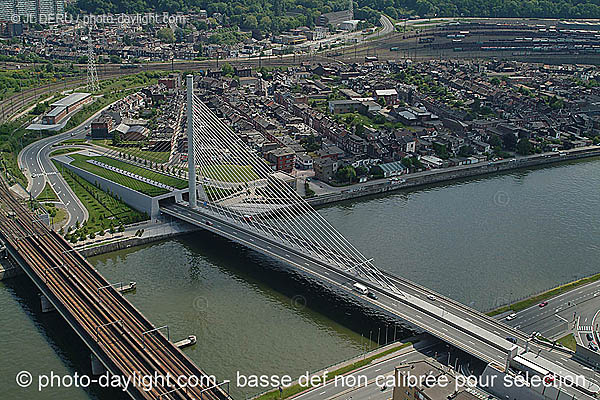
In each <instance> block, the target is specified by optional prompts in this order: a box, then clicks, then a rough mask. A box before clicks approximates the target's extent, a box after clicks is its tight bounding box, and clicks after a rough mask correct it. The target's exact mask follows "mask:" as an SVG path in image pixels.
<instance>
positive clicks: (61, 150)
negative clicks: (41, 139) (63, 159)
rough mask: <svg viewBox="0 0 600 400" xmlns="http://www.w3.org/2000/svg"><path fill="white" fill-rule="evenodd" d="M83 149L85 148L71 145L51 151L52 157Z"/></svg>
mask: <svg viewBox="0 0 600 400" xmlns="http://www.w3.org/2000/svg"><path fill="white" fill-rule="evenodd" d="M81 150H83V149H80V148H78V147H69V148H65V149H58V150H54V151H53V152H52V153H50V157H54V156H60V155H63V154H69V153H74V152H76V151H81Z"/></svg>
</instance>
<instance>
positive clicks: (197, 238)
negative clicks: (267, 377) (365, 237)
mask: <svg viewBox="0 0 600 400" xmlns="http://www.w3.org/2000/svg"><path fill="white" fill-rule="evenodd" d="M177 240H178V241H179V242H180V243H181V244H182V245H183V246H184V247H185V248H187V249H188V250H189V251H190V252H191V253H194V254H202V256H203V257H205V258H206V259H207V260H208V261H209V262H210V263H212V264H214V265H215V266H217V267H218V268H219V269H220V270H221V272H223V273H224V274H227V275H229V276H231V277H232V278H233V279H238V280H243V281H245V282H248V283H250V284H252V285H255V286H262V285H266V286H268V287H269V289H271V290H273V291H275V292H277V293H280V294H281V295H283V296H285V297H286V298H288V299H289V302H290V304H292V305H293V306H295V307H296V308H297V309H302V308H304V307H308V308H310V309H311V310H312V311H314V312H317V313H319V314H322V315H324V316H325V317H327V318H329V319H330V320H332V321H334V322H336V323H339V324H340V325H342V326H344V327H346V328H348V329H350V330H352V331H354V332H356V333H358V334H361V335H363V336H364V337H365V338H366V339H368V338H369V337H371V339H372V340H373V342H378V343H379V344H386V343H390V342H392V341H393V340H394V331H395V336H396V339H405V338H407V337H410V336H412V335H414V334H415V333H420V332H422V331H421V330H420V329H419V328H417V327H415V326H413V325H411V324H409V323H408V322H406V321H404V320H401V319H399V318H398V317H396V316H393V315H391V314H389V313H387V312H385V311H383V310H380V309H377V308H375V307H374V306H373V305H372V304H370V303H367V302H366V301H361V300H358V299H357V297H356V296H354V295H350V294H348V292H346V291H344V290H342V289H340V288H339V287H336V286H334V285H330V284H327V283H326V282H323V281H321V280H319V279H318V278H317V277H315V276H313V275H311V274H309V273H306V272H304V271H301V270H299V269H297V268H295V267H292V266H290V265H288V264H286V263H284V262H282V261H279V260H276V259H274V258H271V257H268V256H266V255H263V254H261V253H259V252H257V251H254V250H251V249H248V248H246V247H244V246H242V245H240V244H238V243H235V242H232V241H229V240H227V239H225V238H222V237H221V236H218V235H216V234H213V233H211V232H208V231H203V230H202V231H198V232H194V233H191V234H189V235H185V236H182V237H180V238H179V239H177ZM190 274H191V275H192V278H193V279H194V278H196V279H198V278H200V276H194V275H196V274H201V271H200V270H199V269H197V268H195V267H193V266H192V269H191V270H190ZM347 285H348V288H351V286H352V282H348V284H347ZM386 327H387V339H386ZM378 335H379V340H378V339H377V337H378Z"/></svg>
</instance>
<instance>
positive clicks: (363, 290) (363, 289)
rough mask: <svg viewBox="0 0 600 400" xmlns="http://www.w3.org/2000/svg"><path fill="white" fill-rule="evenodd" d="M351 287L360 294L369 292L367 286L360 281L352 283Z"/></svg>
mask: <svg viewBox="0 0 600 400" xmlns="http://www.w3.org/2000/svg"><path fill="white" fill-rule="evenodd" d="M352 289H353V290H355V291H357V292H358V293H360V294H365V295H366V294H369V288H368V287H366V286H365V285H363V284H362V283H355V284H354V285H352Z"/></svg>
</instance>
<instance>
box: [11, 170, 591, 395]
mask: <svg viewBox="0 0 600 400" xmlns="http://www.w3.org/2000/svg"><path fill="white" fill-rule="evenodd" d="M599 189H600V159H591V160H585V161H577V162H571V163H565V164H561V165H556V166H552V167H545V168H538V169H528V170H520V171H515V172H510V173H505V174H500V175H492V176H487V177H483V178H479V179H468V180H464V181H458V182H452V183H448V184H442V185H435V186H429V187H424V188H419V189H416V190H410V191H403V192H397V193H395V194H391V195H389V194H388V195H385V196H380V197H372V198H364V199H357V200H356V201H352V202H346V203H340V204H334V205H331V206H328V207H325V208H321V209H320V211H319V212H320V213H322V214H323V215H324V216H325V217H326V218H327V219H328V220H329V221H330V222H331V223H332V224H333V225H334V226H335V227H337V228H338V229H339V230H340V231H341V232H342V233H343V234H344V235H346V237H347V238H348V239H349V240H350V241H351V242H352V243H353V244H355V245H356V246H357V247H358V248H359V249H360V250H362V251H363V252H364V253H365V255H367V256H369V257H373V258H374V259H375V262H376V264H377V265H378V266H380V267H381V268H383V269H386V270H388V271H390V272H393V273H395V274H398V275H402V276H404V277H406V278H409V279H411V280H413V281H416V282H418V283H420V284H423V285H425V286H427V287H429V288H432V289H434V290H436V291H438V292H440V293H442V294H445V295H448V296H450V297H452V298H454V299H457V300H459V301H462V302H464V303H466V304H469V305H471V306H473V307H475V308H477V309H480V310H487V309H490V308H493V307H494V306H497V305H500V304H504V303H506V302H508V301H513V300H516V299H518V298H521V297H524V296H527V295H530V294H532V293H535V292H539V291H542V290H544V289H547V288H549V287H552V286H556V285H557V284H560V283H563V282H567V281H570V280H573V279H576V278H580V277H583V276H587V275H591V274H593V273H596V272H598V270H599V268H598V261H597V260H598V255H599V249H600V244H599V243H598V238H599V237H600V227H599V224H598V222H599V219H600V217H599V216H600V196H599ZM91 262H92V264H94V265H95V266H96V267H97V268H98V269H99V271H100V272H102V273H103V274H105V276H106V277H107V278H108V279H109V280H110V281H111V282H119V281H129V280H136V281H137V282H138V289H137V291H136V292H135V293H132V294H129V295H127V297H128V298H129V299H130V301H132V303H133V304H134V305H135V306H136V307H138V308H139V309H140V311H142V312H143V313H144V314H145V315H146V316H147V317H148V318H149V319H150V320H151V321H153V323H154V324H155V325H156V326H162V325H168V326H169V334H170V335H171V339H173V340H178V339H180V338H184V337H186V336H188V335H190V334H194V335H196V336H197V337H198V343H197V344H196V345H195V346H194V347H191V348H189V349H186V350H184V351H185V352H186V354H188V356H189V357H191V358H192V359H193V360H194V361H195V362H196V363H197V364H198V365H200V366H201V367H202V368H203V369H204V370H206V371H207V372H209V373H211V374H215V375H217V376H218V377H219V378H220V379H233V380H235V378H236V373H237V371H240V373H241V374H253V373H255V374H263V373H264V374H273V373H278V374H282V373H287V374H290V375H292V376H297V375H299V374H301V373H304V372H305V371H306V370H316V369H318V368H322V367H325V366H327V365H330V364H332V363H335V362H337V361H340V360H342V359H345V358H349V357H352V356H354V355H356V354H359V353H360V352H361V348H364V347H365V346H366V347H372V346H374V345H375V344H374V342H373V341H368V337H369V335H371V337H372V338H373V339H375V337H376V336H377V335H380V341H381V342H383V341H385V339H384V336H385V334H384V330H385V329H386V324H388V323H389V322H387V321H385V320H384V318H383V317H381V316H379V315H378V314H377V313H375V312H373V311H370V310H363V309H361V308H360V307H359V306H357V305H355V304H352V303H351V302H349V301H347V300H341V299H340V297H339V296H337V295H335V294H334V293H331V292H327V291H324V290H323V288H322V287H320V286H319V285H317V284H315V283H314V282H312V281H311V280H310V278H307V277H306V276H302V275H300V274H297V273H293V272H290V271H289V270H288V269H287V268H286V267H285V266H283V265H280V264H278V263H276V262H273V261H272V260H270V259H268V258H266V257H263V256H262V255H259V254H256V253H254V252H252V251H249V250H246V249H244V248H242V247H241V246H238V245H235V244H232V243H230V242H228V241H226V240H223V239H221V238H218V237H216V236H214V235H211V234H209V233H205V232H199V233H194V234H192V235H188V236H185V237H181V238H178V239H174V240H169V241H165V242H161V243H157V244H152V245H148V246H145V247H140V248H136V249H133V250H128V251H123V252H117V253H112V254H107V255H103V256H98V257H94V258H92V259H91ZM34 292H35V291H34V290H33V288H32V285H31V284H30V283H29V282H28V281H27V279H25V278H23V277H21V278H17V279H13V280H10V281H7V282H5V283H0V304H1V306H2V308H1V309H2V312H1V313H0V326H2V329H1V330H0V332H1V333H0V343H1V344H2V348H3V351H2V356H1V357H0V360H1V362H0V377H1V378H0V383H2V387H3V388H7V390H8V391H7V392H5V393H7V396H8V397H7V398H11V399H12V398H15V399H18V398H35V399H55V398H57V397H58V396H61V397H62V398H64V399H86V398H99V399H103V398H113V397H115V393H114V392H105V391H101V390H99V389H92V390H83V389H75V388H70V389H65V388H60V389H58V388H54V389H50V390H49V389H45V390H43V391H42V392H41V393H37V392H36V390H35V389H34V388H29V389H27V390H24V389H20V388H19V387H17V386H16V384H15V375H16V374H17V373H18V372H19V371H21V370H28V371H30V372H31V373H32V374H33V376H34V377H36V376H37V375H38V374H49V373H50V371H54V372H55V373H57V374H62V375H64V374H73V373H75V372H78V371H79V372H83V373H85V372H89V371H87V368H88V361H87V357H88V356H87V352H86V351H85V349H84V347H83V345H82V344H81V343H80V342H79V340H78V339H77V337H76V336H75V335H74V334H73V333H71V332H70V331H69V329H68V328H67V327H66V326H65V324H64V323H63V322H62V321H61V319H60V317H59V316H57V315H55V313H52V314H44V315H42V314H40V312H39V302H38V299H37V297H36V295H35V293H34ZM396 335H397V337H406V336H407V335H409V332H407V331H406V330H403V329H401V328H398V329H397V332H396ZM392 337H393V329H392V328H391V326H389V327H388V340H391V339H392ZM231 389H232V393H233V394H234V395H235V396H236V398H244V397H245V396H246V395H250V394H254V393H256V392H258V391H260V390H258V389H240V388H235V387H232V388H231ZM5 390H6V389H5Z"/></svg>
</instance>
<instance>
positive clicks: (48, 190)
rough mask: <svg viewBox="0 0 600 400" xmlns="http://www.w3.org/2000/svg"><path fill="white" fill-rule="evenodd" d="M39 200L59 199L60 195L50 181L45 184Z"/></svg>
mask: <svg viewBox="0 0 600 400" xmlns="http://www.w3.org/2000/svg"><path fill="white" fill-rule="evenodd" d="M36 200H37V201H58V196H57V195H56V193H55V192H54V189H52V187H51V186H50V184H49V183H48V182H46V186H44V190H42V193H40V194H39V196H38V197H37V199H36Z"/></svg>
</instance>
